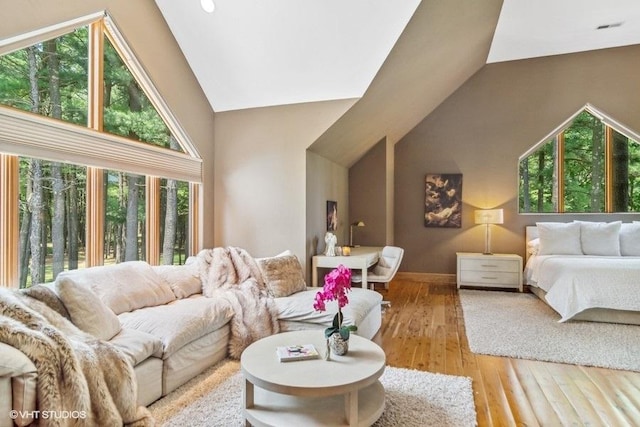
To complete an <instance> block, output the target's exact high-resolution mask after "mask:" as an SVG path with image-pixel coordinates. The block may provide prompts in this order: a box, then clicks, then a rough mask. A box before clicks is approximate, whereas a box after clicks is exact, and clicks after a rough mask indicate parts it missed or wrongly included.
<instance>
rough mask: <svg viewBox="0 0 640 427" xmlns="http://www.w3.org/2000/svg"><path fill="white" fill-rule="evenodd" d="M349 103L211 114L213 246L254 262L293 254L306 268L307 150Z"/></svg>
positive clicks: (316, 104) (289, 106)
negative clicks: (233, 249)
mask: <svg viewBox="0 0 640 427" xmlns="http://www.w3.org/2000/svg"><path fill="white" fill-rule="evenodd" d="M353 102H354V100H340V101H328V102H318V103H309V104H298V105H287V106H281V107H268V108H256V109H248V110H240V111H230V112H223V113H217V114H216V122H215V141H216V146H215V208H214V212H213V221H214V230H215V231H214V232H215V236H216V238H215V245H216V246H239V247H243V248H245V249H247V250H248V251H249V253H250V254H251V255H253V256H256V257H261V256H269V255H274V254H276V253H278V252H280V251H283V250H286V249H290V250H291V251H293V252H294V253H295V254H296V255H297V256H298V258H299V259H300V261H301V262H302V263H303V267H304V264H305V263H306V259H305V258H306V255H305V254H306V251H305V242H306V230H307V219H306V215H307V212H306V210H307V209H306V206H307V201H306V198H307V195H306V185H305V182H306V179H307V176H306V149H307V147H308V146H309V145H311V144H312V143H313V141H315V140H316V139H317V138H318V137H319V136H320V135H321V134H322V133H323V132H324V131H325V130H326V129H327V128H328V127H329V126H330V125H331V124H332V123H334V122H335V121H336V120H337V119H338V117H340V116H341V115H342V114H343V113H344V112H345V111H346V110H347V109H348V108H349V107H351V105H353ZM321 179H322V178H321ZM345 204H346V202H345ZM206 216H207V213H206V212H205V221H207V219H206Z"/></svg>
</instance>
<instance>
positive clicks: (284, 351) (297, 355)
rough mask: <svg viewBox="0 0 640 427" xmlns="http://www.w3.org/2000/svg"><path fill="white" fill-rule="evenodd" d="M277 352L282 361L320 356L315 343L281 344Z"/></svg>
mask: <svg viewBox="0 0 640 427" xmlns="http://www.w3.org/2000/svg"><path fill="white" fill-rule="evenodd" d="M276 352H277V354H278V359H279V360H280V361H281V362H292V361H294V360H309V359H317V358H318V357H319V356H320V353H318V350H316V348H315V347H314V346H313V344H303V345H287V346H281V347H278V348H277V349H276Z"/></svg>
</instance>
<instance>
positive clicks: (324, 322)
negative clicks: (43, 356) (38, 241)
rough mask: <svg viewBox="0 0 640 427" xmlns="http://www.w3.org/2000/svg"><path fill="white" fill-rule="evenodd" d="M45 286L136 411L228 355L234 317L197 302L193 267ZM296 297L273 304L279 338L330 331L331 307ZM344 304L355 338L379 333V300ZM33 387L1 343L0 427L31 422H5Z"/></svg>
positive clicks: (134, 266) (89, 276)
mask: <svg viewBox="0 0 640 427" xmlns="http://www.w3.org/2000/svg"><path fill="white" fill-rule="evenodd" d="M272 273H273V271H272ZM272 273H271V275H273V274H272ZM265 282H266V280H265ZM45 286H47V287H50V288H52V289H53V290H54V291H55V293H56V295H57V296H58V297H59V298H60V300H61V301H62V303H63V304H64V306H65V307H66V309H67V311H68V313H69V317H70V320H71V321H72V322H73V324H74V325H75V326H77V327H79V328H80V329H81V330H83V331H85V332H88V333H90V334H92V335H94V336H95V337H97V338H99V339H102V340H105V341H108V342H110V343H111V344H113V345H114V346H116V347H117V348H119V349H120V350H121V351H122V352H123V353H124V354H125V356H126V358H127V359H128V361H129V362H130V363H131V365H132V366H133V367H134V371H135V376H136V380H137V383H138V403H139V404H141V405H144V406H146V405H148V404H150V403H152V402H153V401H155V400H157V399H158V398H160V397H162V396H164V395H166V394H168V393H170V392H171V391H173V390H175V389H176V388H177V387H178V386H180V385H182V384H183V383H185V382H186V381H188V380H189V379H191V378H193V377H194V376H196V375H197V374H199V373H201V372H202V371H204V370H205V369H206V368H207V367H209V366H212V365H214V364H215V363H217V362H218V361H220V360H222V359H224V358H225V357H228V355H229V353H228V345H229V339H230V320H231V319H232V317H233V316H234V311H233V309H232V307H231V305H230V304H229V302H228V301H225V300H224V299H220V298H208V297H205V296H204V295H203V292H202V284H201V281H200V278H199V276H198V273H197V271H196V270H195V269H194V267H193V265H185V266H150V265H149V264H147V263H145V262H141V261H134V262H126V263H121V264H116V265H111V266H103V267H93V268H87V269H81V270H74V271H70V272H65V273H62V274H60V275H59V276H58V278H57V279H56V281H55V282H54V283H50V284H47V285H45ZM298 289H300V290H298V291H294V292H293V293H291V294H289V293H288V292H285V293H284V295H282V296H277V295H276V297H275V304H276V306H277V309H278V321H279V323H280V329H281V331H285V330H294V329H323V328H326V327H327V326H329V325H330V324H331V321H332V319H333V316H334V314H335V310H332V307H330V306H328V309H327V311H326V312H322V313H319V312H316V311H315V310H314V309H313V299H314V296H315V294H316V292H317V290H318V288H306V287H303V288H300V286H298ZM301 289H304V290H301ZM349 298H350V303H349V304H348V305H347V307H346V308H345V309H343V312H344V316H345V322H346V323H347V324H355V325H357V326H358V332H357V333H358V334H359V335H361V336H364V337H366V338H373V336H374V335H375V334H376V333H377V331H378V329H379V328H380V325H381V310H380V303H381V301H382V297H381V295H380V294H378V293H377V292H374V291H370V290H366V289H360V288H354V289H352V291H351V292H350V293H349ZM37 381H38V374H37V369H36V366H35V365H34V363H33V362H32V361H31V360H30V359H29V358H28V357H27V356H26V355H25V354H23V353H22V352H20V351H18V350H16V349H15V348H12V347H10V346H8V345H6V344H3V343H0V427H4V426H12V425H14V424H15V425H27V424H28V423H29V422H30V421H31V419H30V418H25V419H22V418H21V417H18V418H17V419H11V418H10V417H9V414H10V411H12V410H15V411H22V413H28V412H30V411H34V410H37V409H38V407H37V402H36V390H37V388H36V387H37ZM40 409H42V408H40Z"/></svg>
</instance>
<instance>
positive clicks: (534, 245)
mask: <svg viewBox="0 0 640 427" xmlns="http://www.w3.org/2000/svg"><path fill="white" fill-rule="evenodd" d="M538 252H540V238H539V237H536V238H535V239H533V240H529V242H528V243H527V253H528V254H529V255H538Z"/></svg>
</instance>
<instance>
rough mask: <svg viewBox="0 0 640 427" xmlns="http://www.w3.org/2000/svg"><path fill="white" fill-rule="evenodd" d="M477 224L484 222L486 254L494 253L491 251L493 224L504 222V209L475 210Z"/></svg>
mask: <svg viewBox="0 0 640 427" xmlns="http://www.w3.org/2000/svg"><path fill="white" fill-rule="evenodd" d="M475 220H476V221H475V222H476V224H484V225H485V227H486V229H485V235H484V252H483V254H484V255H493V254H492V253H491V228H490V225H491V224H502V223H503V210H502V209H479V210H476V212H475Z"/></svg>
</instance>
